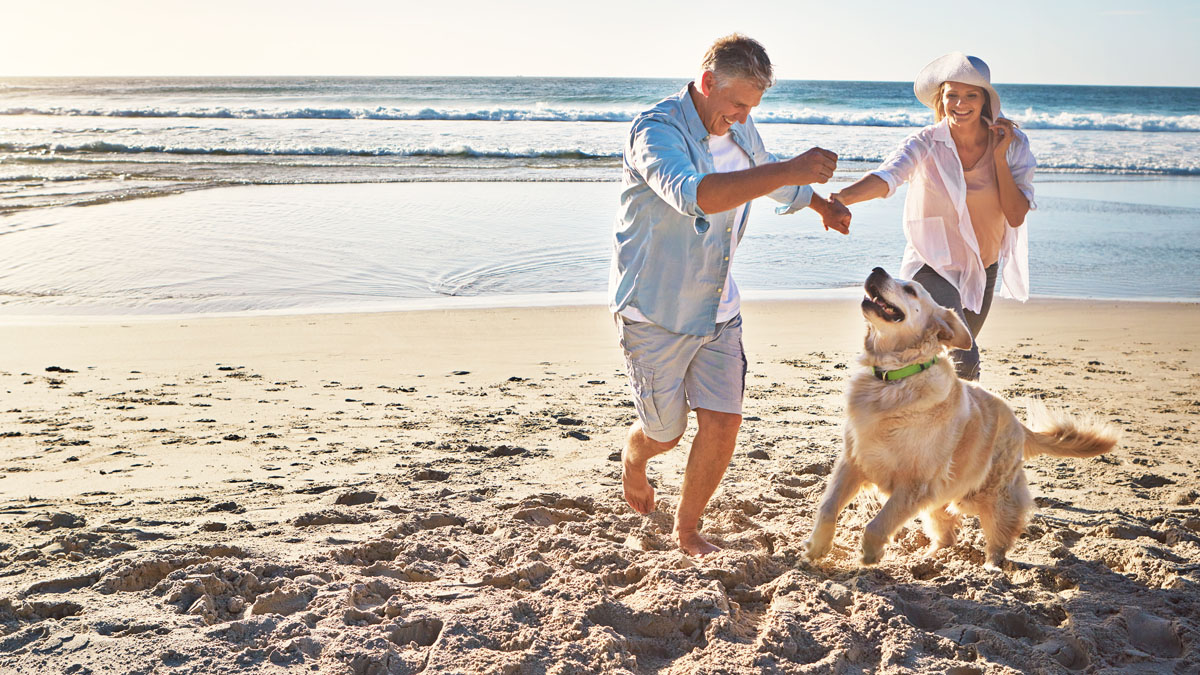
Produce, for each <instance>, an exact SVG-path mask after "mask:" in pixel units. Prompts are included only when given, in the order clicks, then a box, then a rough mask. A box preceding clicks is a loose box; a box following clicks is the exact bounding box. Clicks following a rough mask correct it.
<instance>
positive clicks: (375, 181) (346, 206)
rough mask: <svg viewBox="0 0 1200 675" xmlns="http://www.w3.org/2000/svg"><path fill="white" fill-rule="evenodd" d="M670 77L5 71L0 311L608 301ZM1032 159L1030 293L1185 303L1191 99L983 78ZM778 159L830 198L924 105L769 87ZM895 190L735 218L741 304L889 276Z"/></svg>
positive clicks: (917, 120) (878, 85)
mask: <svg viewBox="0 0 1200 675" xmlns="http://www.w3.org/2000/svg"><path fill="white" fill-rule="evenodd" d="M685 83H686V80H683V79H679V80H671V79H605V78H345V77H343V78H299V77H289V78H0V316H10V317H12V316H16V317H20V316H26V315H42V316H44V315H82V314H87V315H91V314H100V315H136V314H150V315H160V314H193V313H212V312H221V313H229V312H234V313H236V312H254V311H270V312H308V311H349V310H373V309H402V308H406V307H441V306H446V307H449V306H468V305H480V304H482V305H488V304H505V303H515V304H536V303H540V304H547V303H549V304H561V303H568V302H571V303H573V302H595V303H599V302H603V301H604V288H605V282H606V280H607V271H608V262H609V237H610V234H611V227H612V220H613V214H614V209H615V204H616V195H617V193H618V190H619V184H618V183H617V182H616V181H617V180H618V179H619V166H620V150H621V146H622V143H623V140H624V137H625V134H626V133H627V130H628V123H629V121H630V120H631V119H632V117H633V116H634V115H635V114H636V113H637V112H638V111H640V110H643V109H645V108H647V107H649V106H650V105H652V104H653V103H654V102H656V101H657V100H659V99H661V98H663V97H665V96H668V95H670V94H672V93H674V92H676V91H678V90H679V89H680V88H682V87H683V85H684V84H685ZM996 88H997V90H998V91H999V93H1000V95H1001V97H1002V100H1003V102H1004V113H1005V115H1006V116H1008V117H1010V118H1011V119H1013V120H1015V121H1016V122H1017V123H1018V124H1020V125H1021V127H1022V128H1023V129H1024V130H1025V131H1026V133H1027V134H1028V135H1029V137H1030V140H1031V143H1032V146H1033V150H1034V153H1035V155H1036V156H1037V159H1038V164H1039V169H1038V174H1037V179H1036V188H1037V193H1038V198H1037V201H1038V206H1039V208H1038V210H1037V211H1035V212H1034V213H1032V214H1031V215H1030V216H1029V222H1028V226H1029V227H1030V240H1031V253H1030V261H1031V265H1030V266H1031V277H1032V292H1033V293H1034V294H1035V295H1042V296H1063V297H1090V298H1117V299H1157V300H1196V299H1197V298H1200V291H1197V284H1196V283H1195V282H1194V280H1193V279H1192V276H1191V271H1192V267H1194V266H1195V264H1196V262H1198V261H1200V88H1170V87H1162V88H1160V87H1095V86H1059V85H1053V86H1051V85H1003V84H1001V85H997V87H996ZM754 118H755V120H756V121H757V122H758V125H759V130H760V132H761V133H762V135H763V137H764V139H765V141H766V143H767V146H768V148H770V149H771V150H772V151H773V152H775V153H776V154H777V155H780V156H790V155H794V154H797V153H800V152H803V151H804V150H806V149H807V148H809V147H812V146H814V145H819V146H821V147H825V148H828V149H830V150H833V151H835V152H837V153H838V154H839V157H840V160H839V170H838V173H837V174H836V175H835V178H834V180H833V181H832V182H831V183H830V184H829V185H828V186H819V187H818V192H820V193H822V194H824V193H826V192H828V191H829V190H830V189H831V188H832V189H836V188H837V187H838V186H841V185H845V184H848V183H849V182H852V181H853V180H855V179H856V178H857V177H858V176H860V175H861V174H862V173H863V172H864V171H866V170H869V169H870V168H872V167H873V166H875V165H876V164H877V163H878V162H880V161H881V160H882V159H883V158H884V157H885V156H887V155H888V154H889V153H890V152H891V150H892V149H893V148H894V147H895V146H896V145H897V144H898V143H899V142H900V141H901V140H902V139H903V138H904V137H905V136H907V135H908V134H910V133H912V132H913V131H914V130H915V129H917V128H919V127H921V126H923V125H925V124H929V123H930V122H932V113H931V112H930V111H929V110H927V109H926V108H924V107H923V106H922V105H920V104H919V103H918V102H917V101H916V99H915V98H914V97H913V95H912V87H911V84H909V83H904V82H830V81H783V82H779V83H778V84H777V85H776V86H775V87H773V88H772V89H770V90H769V91H768V92H767V94H766V95H765V96H764V98H763V102H762V105H761V106H759V107H758V108H756V109H755V111H754ZM901 205H902V198H900V197H895V198H892V199H890V200H883V201H876V202H870V203H867V204H862V205H857V206H856V207H855V208H854V213H855V220H854V225H853V226H852V228H853V234H852V235H851V236H849V237H841V236H838V235H835V234H832V233H826V232H823V231H822V230H821V228H820V225H819V221H818V219H817V218H816V217H815V215H814V214H812V213H811V212H802V213H800V214H795V215H791V216H787V217H779V216H775V215H774V214H773V213H771V209H770V208H768V207H769V204H767V203H764V204H761V205H758V206H756V207H755V208H754V209H752V216H751V222H750V227H749V230H748V232H747V235H746V239H745V240H744V241H743V244H742V246H741V247H739V249H738V256H737V260H736V261H735V265H734V275H735V277H736V278H737V279H738V283H739V286H740V287H741V288H742V289H743V290H744V291H745V292H746V295H747V296H748V297H756V296H757V297H785V296H789V295H796V294H837V293H842V292H849V291H845V290H844V289H847V288H849V287H853V286H856V285H857V284H858V283H860V282H861V280H862V278H864V277H865V275H866V272H868V271H869V270H870V268H871V267H874V266H876V265H881V266H884V267H887V268H889V269H893V271H894V268H896V267H898V264H899V258H900V254H901V251H902V248H903V235H902V234H901V232H900V215H899V214H900V210H901Z"/></svg>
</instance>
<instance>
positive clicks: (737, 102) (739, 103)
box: [696, 71, 763, 136]
mask: <svg viewBox="0 0 1200 675" xmlns="http://www.w3.org/2000/svg"><path fill="white" fill-rule="evenodd" d="M700 93H701V97H700V98H701V101H702V105H699V106H697V107H696V112H698V113H700V119H701V120H702V121H703V122H704V128H705V129H707V130H708V133H710V134H712V135H714V136H724V135H725V134H727V133H729V128H730V127H732V126H733V124H734V123H735V122H741V123H743V124H744V123H745V122H746V118H747V117H749V116H750V110H751V109H753V108H754V106H756V105H758V104H759V102H761V101H762V97H763V90H762V88H760V87H759V86H758V84H757V83H756V82H753V81H751V80H743V79H738V78H727V79H724V80H722V81H721V83H720V85H719V86H718V84H717V78H716V75H714V74H713V73H712V72H711V71H706V72H705V73H704V74H703V75H702V76H701V77H700Z"/></svg>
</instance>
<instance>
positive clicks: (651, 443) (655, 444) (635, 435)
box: [629, 422, 683, 454]
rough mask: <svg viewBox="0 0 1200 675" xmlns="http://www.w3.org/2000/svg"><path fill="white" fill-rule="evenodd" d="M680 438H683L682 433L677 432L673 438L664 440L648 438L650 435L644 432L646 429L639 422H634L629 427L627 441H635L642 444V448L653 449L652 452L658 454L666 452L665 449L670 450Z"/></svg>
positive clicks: (677, 443)
mask: <svg viewBox="0 0 1200 675" xmlns="http://www.w3.org/2000/svg"><path fill="white" fill-rule="evenodd" d="M682 438H683V434H679V435H678V436H676V437H675V438H672V439H669V440H666V441H656V440H654V439H653V438H650V436H648V435H647V434H646V430H645V429H644V428H642V423H641V422H635V423H634V425H633V428H631V429H630V430H629V442H630V443H636V444H638V445H640V446H642V447H643V448H647V449H649V450H651V451H653V452H654V454H658V453H660V452H666V451H667V450H670V449H671V448H673V447H675V446H676V445H679V441H680V439H682Z"/></svg>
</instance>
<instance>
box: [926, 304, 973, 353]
mask: <svg viewBox="0 0 1200 675" xmlns="http://www.w3.org/2000/svg"><path fill="white" fill-rule="evenodd" d="M933 321H934V323H935V324H936V325H937V329H938V342H941V343H942V344H944V345H949V346H951V347H953V348H955V349H970V348H971V331H970V330H968V329H967V324H965V323H963V321H962V319H960V318H958V314H956V313H955V312H954V310H951V309H946V308H945V307H942V308H940V309H939V311H938V312H937V314H935V315H934V316H933Z"/></svg>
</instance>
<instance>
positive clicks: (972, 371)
mask: <svg viewBox="0 0 1200 675" xmlns="http://www.w3.org/2000/svg"><path fill="white" fill-rule="evenodd" d="M999 267H1000V263H993V264H992V266H991V267H989V268H987V284H986V286H985V287H984V290H983V304H982V305H981V306H980V308H979V313H978V314H976V313H975V312H972V311H971V310H969V309H963V306H962V298H961V297H960V296H959V294H958V289H957V288H955V287H954V284H952V283H950V282H949V281H946V280H945V279H943V278H942V275H940V274H938V273H937V272H935V271H933V268H932V267H930V266H929V265H924V266H923V267H921V269H919V270H917V273H916V274H914V275H913V281H916V282H917V283H919V284H921V285H922V286H924V287H925V290H927V291H929V295H931V296H933V300H934V302H936V303H937V304H939V305H941V306H942V307H949V308H950V309H953V310H954V311H955V312H957V313H958V318H960V319H962V320H963V323H965V324H967V328H968V329H969V330H970V331H971V349H969V350H967V349H953V350H951V351H950V359H951V360H952V361H954V369H955V370H956V371H958V376H959V377H960V378H962V379H964V380H978V379H979V344H978V343H976V342H975V338H976V337H978V336H979V331H981V330H983V322H984V321H985V320H987V315H988V310H989V309H991V308H992V292H993V291H995V290H996V271H997V270H998V269H999Z"/></svg>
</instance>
